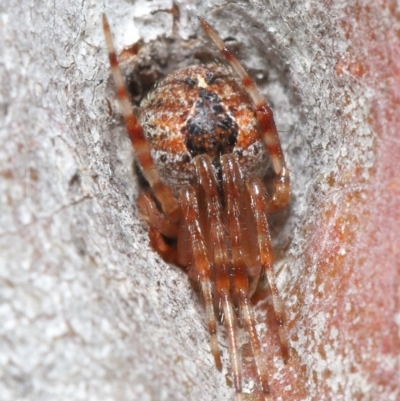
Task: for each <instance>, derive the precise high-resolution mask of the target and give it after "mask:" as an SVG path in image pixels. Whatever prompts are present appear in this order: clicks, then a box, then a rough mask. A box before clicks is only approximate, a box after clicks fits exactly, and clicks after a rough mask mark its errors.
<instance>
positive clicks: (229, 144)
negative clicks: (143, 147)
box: [140, 65, 269, 190]
mask: <svg viewBox="0 0 400 401" xmlns="http://www.w3.org/2000/svg"><path fill="white" fill-rule="evenodd" d="M140 124H141V126H142V127H143V130H144V133H145V135H146V138H147V140H148V141H149V142H150V145H151V149H152V151H151V154H152V156H153V158H154V161H155V164H156V165H157V167H158V170H159V173H160V176H161V179H162V180H163V182H164V183H165V184H167V185H168V186H171V187H172V188H173V189H174V190H177V189H178V188H179V187H180V186H182V185H185V184H187V183H189V182H191V181H192V178H193V177H194V174H195V172H194V166H193V163H192V162H191V161H192V159H193V158H194V157H195V156H197V155H199V154H208V155H209V156H210V157H211V159H212V162H213V165H214V166H218V165H219V158H220V156H221V155H223V154H227V153H234V154H235V155H236V156H237V159H238V161H239V164H240V166H241V170H242V173H243V175H244V176H250V175H252V176H258V177H263V176H264V175H265V173H266V170H267V168H268V165H269V162H268V154H267V151H266V149H265V146H264V144H263V142H262V140H261V136H260V132H259V130H260V128H259V123H258V120H257V115H256V108H255V106H254V103H253V102H252V100H251V99H250V96H249V95H248V93H247V91H246V89H245V87H244V86H243V84H242V83H241V82H239V81H238V80H237V78H236V77H235V76H234V75H232V73H231V71H230V70H228V69H227V68H225V67H222V66H217V65H203V66H192V67H188V68H185V69H181V70H178V71H176V72H174V73H172V74H170V75H168V76H167V77H166V78H165V79H164V80H163V81H161V82H160V83H159V85H157V86H156V87H155V89H154V90H153V91H152V92H151V93H150V94H149V96H148V97H147V98H146V99H145V100H144V101H143V102H142V105H141V112H140Z"/></svg>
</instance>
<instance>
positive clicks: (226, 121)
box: [103, 17, 290, 400]
mask: <svg viewBox="0 0 400 401" xmlns="http://www.w3.org/2000/svg"><path fill="white" fill-rule="evenodd" d="M200 23H201V25H202V27H203V29H204V31H205V32H206V33H207V34H208V35H209V36H210V38H211V39H212V41H213V42H214V43H215V45H216V46H217V47H218V49H219V50H220V51H221V53H222V54H223V56H224V57H225V59H226V60H227V62H228V63H229V64H230V66H231V68H232V70H233V72H231V71H230V70H229V69H227V68H225V67H222V66H217V65H204V66H192V67H188V68H185V69H182V70H178V71H177V72H174V73H172V74H170V75H169V76H167V77H166V78H165V79H164V80H163V81H162V82H161V83H159V84H158V85H157V86H156V88H155V89H154V90H153V92H151V93H150V94H149V96H148V97H147V98H146V99H145V100H144V101H143V102H142V104H141V110H140V111H139V117H138V119H137V118H136V117H135V116H134V114H133V111H132V106H131V103H130V101H129V99H128V95H127V92H126V89H125V85H124V81H123V79H122V76H121V72H120V70H119V66H118V61H117V57H116V54H115V50H114V46H113V43H112V38H111V33H110V29H109V26H108V23H107V21H106V18H105V17H104V19H103V25H104V31H105V35H106V40H107V46H108V52H109V57H110V63H111V69H112V73H113V76H114V79H115V82H116V86H117V93H118V97H119V100H120V104H121V109H122V113H123V115H124V118H125V123H126V128H127V131H128V133H129V135H130V138H131V141H132V145H133V148H134V150H135V155H136V159H137V161H138V164H139V166H140V167H141V169H142V172H143V175H144V177H145V178H146V180H147V181H148V183H149V186H150V191H148V192H143V193H141V194H140V196H139V198H138V207H139V210H140V213H141V216H142V217H143V218H144V220H145V221H146V222H147V224H148V225H149V237H150V242H151V245H152V246H153V248H154V249H155V250H156V251H157V252H158V253H159V254H160V255H161V256H162V257H163V258H164V260H166V261H168V262H171V263H175V264H177V265H179V266H182V267H184V268H187V272H188V275H189V276H190V277H191V278H192V279H193V280H195V281H197V282H198V283H199V287H200V290H201V293H202V295H203V299H204V303H205V308H206V318H207V323H208V329H209V332H210V342H211V350H212V353H213V356H214V359H215V363H216V365H217V367H218V369H221V359H220V353H219V349H218V343H217V323H216V314H217V313H218V314H221V315H222V316H223V321H224V325H225V327H226V331H227V335H228V341H229V350H230V359H231V365H232V372H233V379H234V380H233V381H234V385H235V390H236V398H237V400H240V399H241V394H242V377H241V376H242V374H241V359H240V356H239V348H238V343H237V327H238V324H237V317H236V312H235V311H236V310H237V311H238V313H239V315H240V318H241V321H242V323H243V326H244V327H245V328H246V330H247V332H248V335H249V338H250V343H251V347H252V351H253V355H254V360H255V363H256V366H257V371H258V375H259V379H260V382H261V387H262V391H263V393H264V395H265V397H268V395H269V385H268V379H267V376H268V372H267V369H266V366H265V362H264V358H263V353H262V348H261V343H260V339H259V336H258V334H257V331H256V328H255V317H254V311H253V307H252V305H251V297H252V295H253V294H254V292H255V291H256V289H257V283H258V280H259V278H260V276H261V275H262V274H264V273H265V274H266V276H267V278H268V281H269V285H270V287H271V292H272V298H273V304H274V309H275V316H276V322H277V325H278V327H279V336H280V341H281V348H282V355H283V358H284V360H287V358H288V357H289V352H288V345H287V340H286V333H285V330H284V319H283V310H282V306H281V303H280V300H279V297H278V292H277V287H276V283H275V276H274V273H273V256H272V248H271V239H270V234H269V229H268V221H267V217H268V214H270V213H272V212H275V211H277V210H279V209H282V208H284V207H286V206H287V204H288V202H289V194H290V185H289V174H288V170H287V168H286V165H285V160H284V156H283V153H282V149H281V145H280V142H279V138H278V133H277V130H276V127H275V123H274V119H273V116H272V111H271V109H270V108H269V106H268V104H267V103H266V101H265V99H264V98H263V97H262V96H261V94H260V93H259V92H258V89H257V88H256V86H255V84H254V82H253V80H252V79H251V78H250V77H249V75H248V74H247V73H246V71H245V70H244V68H243V66H242V65H241V64H240V62H239V61H238V60H237V58H236V57H235V56H234V55H233V53H232V52H231V51H230V50H228V49H227V48H226V47H225V45H224V42H223V41H222V40H221V39H220V38H219V36H218V35H217V34H216V33H215V31H214V30H213V29H212V28H211V27H210V25H209V24H208V23H207V22H206V21H204V20H203V19H200ZM269 163H271V165H272V169H273V171H274V174H275V177H274V179H273V191H272V193H271V194H270V196H268V195H267V190H266V187H265V185H264V182H263V180H262V179H263V177H264V176H265V173H266V171H267V169H268V167H269ZM216 309H218V310H216Z"/></svg>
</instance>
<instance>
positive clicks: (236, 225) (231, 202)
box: [221, 153, 270, 400]
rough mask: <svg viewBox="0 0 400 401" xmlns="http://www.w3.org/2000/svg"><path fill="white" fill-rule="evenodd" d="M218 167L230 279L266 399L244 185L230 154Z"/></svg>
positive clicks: (268, 390)
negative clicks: (252, 298)
mask: <svg viewBox="0 0 400 401" xmlns="http://www.w3.org/2000/svg"><path fill="white" fill-rule="evenodd" d="M221 166H222V183H223V190H224V199H225V203H226V210H227V225H228V229H229V237H230V240H231V253H232V267H233V271H234V275H233V276H232V281H233V290H234V294H235V300H236V301H237V304H238V305H239V310H240V313H241V317H242V321H243V322H244V324H245V327H246V329H247V332H248V333H249V338H250V344H251V347H252V350H253V355H254V361H255V363H256V367H257V371H258V376H259V379H260V382H261V386H262V390H263V393H264V398H265V399H266V400H268V399H269V394H270V389H269V384H268V378H267V368H266V365H265V358H264V356H263V353H262V347H261V342H260V338H259V336H258V333H257V330H256V320H255V316H254V310H253V306H252V304H251V301H250V295H249V272H251V269H250V268H249V267H250V266H247V265H246V262H245V259H244V255H243V241H244V236H245V235H248V234H247V233H245V232H243V227H244V224H243V220H242V216H243V210H244V209H243V197H244V196H245V194H244V191H246V188H243V185H242V183H243V180H242V177H241V174H240V168H239V164H238V162H237V160H236V158H235V156H234V155H233V154H232V153H231V154H226V155H223V156H222V157H221ZM259 267H260V268H259V269H257V270H258V271H256V272H255V274H256V277H255V279H256V280H257V281H258V277H259V275H260V272H261V265H259ZM252 278H253V277H252Z"/></svg>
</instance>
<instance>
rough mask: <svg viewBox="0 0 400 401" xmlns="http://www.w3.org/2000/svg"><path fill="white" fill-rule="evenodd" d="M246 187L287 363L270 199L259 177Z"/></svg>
mask: <svg viewBox="0 0 400 401" xmlns="http://www.w3.org/2000/svg"><path fill="white" fill-rule="evenodd" d="M246 187H247V190H248V192H249V196H250V204H251V208H252V210H253V215H254V219H255V223H256V230H257V237H258V248H259V255H260V261H261V266H262V268H263V269H264V270H265V272H266V274H267V278H268V282H269V286H270V288H271V293H272V302H273V305H274V311H275V320H276V323H277V325H278V328H279V339H280V343H281V351H282V357H283V360H284V361H285V363H286V362H287V360H288V359H289V347H288V342H287V335H286V329H285V325H284V314H283V308H282V304H281V300H280V298H279V295H278V288H277V286H276V279H275V274H274V272H273V253H272V246H271V236H270V233H269V228H268V220H267V216H268V211H269V210H270V207H269V200H268V198H267V195H266V191H265V187H264V185H263V183H262V182H261V180H259V179H258V178H248V179H247V180H246Z"/></svg>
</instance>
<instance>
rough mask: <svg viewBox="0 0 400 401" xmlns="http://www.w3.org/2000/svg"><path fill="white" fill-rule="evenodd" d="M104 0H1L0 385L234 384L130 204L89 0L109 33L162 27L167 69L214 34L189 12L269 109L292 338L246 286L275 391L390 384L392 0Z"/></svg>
mask: <svg viewBox="0 0 400 401" xmlns="http://www.w3.org/2000/svg"><path fill="white" fill-rule="evenodd" d="M105 4H106V5H105ZM105 4H104V3H99V4H95V3H87V2H77V1H69V0H67V1H63V2H60V1H58V0H56V1H55V2H36V1H35V2H34V1H29V0H24V1H22V2H20V3H18V4H14V2H12V1H10V0H5V1H3V4H2V5H0V11H1V13H0V30H1V39H0V52H1V53H0V80H1V81H0V137H1V143H2V145H1V146H0V294H1V295H0V321H1V322H2V323H1V326H0V394H1V397H0V398H1V399H2V400H4V401H8V400H10V401H11V400H13V401H14V400H40V401H41V400H50V399H51V400H55V399H56V400H139V401H147V400H157V401H158V400H160V401H162V400H176V401H179V400H195V401H199V400H204V401H209V400H225V399H226V400H228V399H233V393H234V391H233V389H232V383H231V377H230V371H229V362H228V352H227V341H226V338H225V335H224V330H223V329H222V328H220V329H219V336H220V347H221V348H222V350H223V362H224V370H223V372H222V373H220V372H218V371H217V370H216V369H215V367H214V362H213V359H212V357H211V353H210V351H209V345H208V333H207V329H206V325H205V321H204V313H203V308H202V305H201V302H200V300H199V298H198V296H197V294H196V292H195V291H194V290H193V289H192V288H191V286H190V284H189V280H188V278H187V276H186V274H185V273H184V272H183V271H181V270H179V269H178V268H176V267H174V266H169V265H166V264H165V263H164V262H163V261H162V260H161V259H160V258H159V257H158V255H156V254H155V253H154V252H153V251H152V250H151V249H150V247H149V244H148V237H147V229H146V227H145V226H144V224H143V223H142V222H141V220H140V218H139V215H138V213H137V209H136V206H135V200H136V197H137V195H138V192H139V185H138V182H137V178H136V175H135V173H134V169H133V153H132V150H131V146H130V143H129V140H128V139H127V138H126V135H125V131H124V127H123V124H122V123H121V120H120V118H119V116H118V111H117V108H116V107H115V94H114V93H113V91H112V90H110V88H111V87H112V84H109V76H110V72H109V65H108V59H107V54H106V50H105V43H104V37H103V32H102V28H101V14H102V13H103V12H105V13H106V14H107V16H108V17H109V21H110V24H111V27H112V30H113V33H114V38H115V42H116V45H117V48H118V49H119V50H122V48H123V46H126V45H132V44H134V43H135V42H137V41H138V40H139V39H142V40H143V41H144V45H149V46H152V45H153V44H155V43H158V42H160V41H161V42H160V43H167V45H168V52H167V53H168V54H166V55H165V54H164V55H159V57H160V60H161V58H162V57H164V58H165V59H168V69H172V68H174V66H179V65H180V63H184V62H185V60H186V58H185V57H184V55H185V56H186V55H187V54H189V53H190V51H191V46H193V48H195V49H196V51H198V52H199V53H204V52H207V51H208V50H207V49H208V48H212V45H211V44H210V43H209V41H208V39H207V38H206V37H205V35H204V33H202V32H201V29H200V28H199V26H198V21H197V18H196V16H197V15H201V16H203V17H205V18H206V19H207V20H208V21H209V22H210V23H211V24H212V25H213V26H214V27H215V29H216V30H217V31H218V32H219V33H220V35H221V37H222V38H223V39H227V43H228V44H230V45H231V46H232V47H233V48H234V49H235V51H237V52H238V55H239V57H240V59H242V60H243V63H244V64H245V66H246V68H247V69H248V70H249V72H250V74H251V76H252V77H253V78H254V79H255V80H256V82H257V84H258V85H259V87H260V88H261V90H262V92H263V94H265V95H266V97H267V98H268V101H269V103H270V104H271V106H272V108H273V110H274V113H275V120H276V122H277V125H278V130H279V131H280V134H281V138H282V143H283V148H284V151H285V154H286V159H287V163H288V166H289V168H290V170H291V174H292V175H291V180H292V183H293V187H292V194H293V200H292V203H291V207H290V209H289V210H288V211H287V213H286V215H284V216H283V217H284V224H280V230H279V233H275V239H274V242H275V245H276V248H275V249H276V259H277V262H276V266H275V269H276V271H277V275H278V285H279V290H280V293H281V296H282V300H283V303H284V305H285V310H286V315H287V324H288V331H289V341H290V345H291V348H292V357H291V360H290V361H289V363H288V365H286V366H284V365H283V363H282V361H281V358H280V357H279V345H278V338H277V333H276V329H274V325H273V323H271V313H270V312H271V310H270V303H269V302H264V301H265V298H263V297H261V296H259V297H258V298H257V299H255V300H254V302H255V304H256V310H257V316H258V322H259V323H260V324H259V330H260V332H261V335H262V339H263V344H264V346H265V354H266V359H267V360H268V362H269V366H270V372H271V378H270V381H271V383H270V384H271V389H272V397H273V398H274V399H281V400H331V399H332V400H371V399H373V400H378V399H379V400H396V399H399V397H400V390H399V383H400V377H399V371H400V368H399V352H398V351H399V349H400V344H399V334H398V333H399V325H400V320H399V298H398V297H399V284H400V279H399V276H400V274H399V273H400V262H399V260H400V258H399V256H400V255H399V253H400V251H399V250H400V246H399V245H400V243H399V238H400V228H399V227H400V224H399V220H400V212H399V211H400V196H399V195H400V178H399V174H398V172H397V164H398V155H399V154H400V153H399V151H400V137H399V132H400V130H399V126H400V117H399V116H400V106H399V104H400V102H399V96H398V93H399V88H400V74H399V72H398V71H399V70H400V69H399V61H398V60H399V57H398V55H399V54H400V39H399V37H400V36H399V35H398V32H399V10H398V6H397V5H396V2H394V1H393V2H391V1H388V2H381V3H379V4H378V3H376V2H373V1H367V0H364V1H353V2H350V3H349V2H348V1H344V0H343V1H340V0H338V1H335V2H331V1H322V2H321V1H309V2H307V5H305V4H302V3H301V2H293V4H289V2H281V1H276V0H271V1H266V2H262V1H256V0H253V1H240V2H235V3H232V2H219V1H215V0H214V1H200V0H197V1H195V0H193V1H180V2H175V3H173V2H172V1H167V0H165V1H164V0H162V1H159V2H148V1H145V0H139V1H135V2H134V4H126V3H123V2H108V1H107V2H106V3H105ZM177 11H179V13H177ZM163 41H164V42H163ZM174 44H179V46H178V45H174ZM185 44H186V46H185ZM155 46H156V45H155ZM155 48H156V49H158V51H161V50H162V48H163V46H161V45H160V46H159V47H158V48H157V46H156V47H155ZM160 49H161V50H160ZM209 52H210V53H212V54H214V55H215V54H216V53H215V52H214V50H212V49H211V50H209ZM192 57H194V58H195V57H196V55H193V54H192ZM276 224H278V223H276ZM266 299H267V301H268V297H267V298H266ZM265 323H267V325H265ZM246 347H248V344H247V342H246V339H244V340H243V345H242V348H243V352H246ZM247 365H249V366H247ZM247 365H246V366H247V367H246V369H245V376H246V377H248V378H249V380H248V382H247V384H246V387H245V391H246V392H248V393H250V392H253V393H254V395H253V396H252V397H250V396H249V398H248V399H249V400H250V399H251V400H258V398H257V397H258V393H257V390H254V391H253V390H252V386H255V387H257V382H256V377H255V372H254V367H252V365H251V364H247ZM253 381H255V383H254V382H253Z"/></svg>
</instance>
